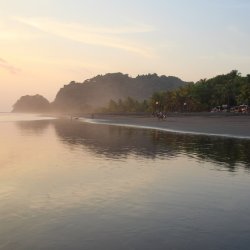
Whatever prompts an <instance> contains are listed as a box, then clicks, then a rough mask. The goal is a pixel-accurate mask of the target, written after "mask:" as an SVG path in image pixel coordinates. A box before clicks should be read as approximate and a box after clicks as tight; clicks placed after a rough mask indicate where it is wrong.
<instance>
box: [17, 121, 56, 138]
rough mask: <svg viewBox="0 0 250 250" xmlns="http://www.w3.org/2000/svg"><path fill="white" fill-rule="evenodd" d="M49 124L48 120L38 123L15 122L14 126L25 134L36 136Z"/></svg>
mask: <svg viewBox="0 0 250 250" xmlns="http://www.w3.org/2000/svg"><path fill="white" fill-rule="evenodd" d="M50 123H51V121H50V120H38V121H17V122H15V124H16V126H17V127H18V128H20V129H21V130H22V131H24V132H26V133H33V134H36V135H40V134H42V133H43V132H44V131H45V130H46V129H47V128H48V126H49V124H50Z"/></svg>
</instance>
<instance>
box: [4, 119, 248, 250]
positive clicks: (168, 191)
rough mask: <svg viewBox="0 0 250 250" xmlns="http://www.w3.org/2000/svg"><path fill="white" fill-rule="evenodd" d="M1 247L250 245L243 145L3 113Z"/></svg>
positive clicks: (241, 142)
mask: <svg viewBox="0 0 250 250" xmlns="http://www.w3.org/2000/svg"><path fill="white" fill-rule="evenodd" d="M0 138H1V141H0V147H1V150H0V225H1V227H0V249H1V250H9V249H15V250H29V249H51V250H52V249H58V250H59V249H60V250H62V249H143V250H144V249H185V250H186V249H227V250H228V249H229V250H230V249H249V245H250V227H249V225H250V211H249V206H250V196H249V190H250V172H249V167H250V152H249V151H250V141H249V140H237V139H222V138H216V137H206V136H203V137H200V136H191V135H178V134H171V133H165V132H158V131H153V130H144V129H136V128H123V127H113V126H108V125H98V124H86V123H81V122H79V121H70V120H56V119H48V118H44V117H43V118H41V117H39V118H37V117H35V116H33V115H13V114H0Z"/></svg>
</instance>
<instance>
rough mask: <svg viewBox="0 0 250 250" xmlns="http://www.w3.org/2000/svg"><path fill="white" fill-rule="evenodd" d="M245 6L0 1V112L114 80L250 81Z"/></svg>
mask: <svg viewBox="0 0 250 250" xmlns="http://www.w3.org/2000/svg"><path fill="white" fill-rule="evenodd" d="M249 13H250V0H209V1H207V0H126V1H124V0H8V1H6V0H0V97H1V98H0V111H10V110H11V109H12V105H13V104H14V103H15V101H16V100H17V99H18V98H20V97H21V96H23V95H27V94H29V95H34V94H41V95H43V96H44V97H46V98H47V99H48V100H49V101H53V100H54V98H55V96H56V93H57V92H58V90H59V89H60V88H61V87H63V86H64V85H65V84H68V83H69V82H70V81H77V82H83V81H84V80H86V79H89V78H91V77H93V76H95V75H98V74H105V73H113V72H122V73H126V74H129V75H130V76H132V77H135V76H137V75H140V74H148V73H157V74H158V75H167V76H170V75H171V76H177V77H179V78H181V79H182V80H184V81H193V82H196V81H198V80H200V79H203V78H210V77H213V76H216V75H218V74H226V73H228V72H230V71H231V70H234V69H236V70H238V71H239V72H241V73H242V75H246V74H249V73H250V46H249V44H250V15H249Z"/></svg>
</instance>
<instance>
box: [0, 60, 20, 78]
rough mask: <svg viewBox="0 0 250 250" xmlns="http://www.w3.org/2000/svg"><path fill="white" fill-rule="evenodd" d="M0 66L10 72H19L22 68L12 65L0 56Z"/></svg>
mask: <svg viewBox="0 0 250 250" xmlns="http://www.w3.org/2000/svg"><path fill="white" fill-rule="evenodd" d="M0 68H1V69H4V70H6V71H8V72H9V73H10V74H13V75H15V74H17V73H19V72H20V69H18V68H16V67H14V66H12V65H10V64H9V63H8V62H7V61H5V60H4V59H2V58H0Z"/></svg>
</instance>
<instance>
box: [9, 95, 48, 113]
mask: <svg viewBox="0 0 250 250" xmlns="http://www.w3.org/2000/svg"><path fill="white" fill-rule="evenodd" d="M49 110H50V103H49V101H48V100H47V99H46V98H44V97H43V96H41V95H33V96H31V95H26V96H22V97H20V99H18V100H17V101H16V103H15V104H14V105H13V111H12V112H31V113H36V112H39V113H42V112H48V111H49Z"/></svg>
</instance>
